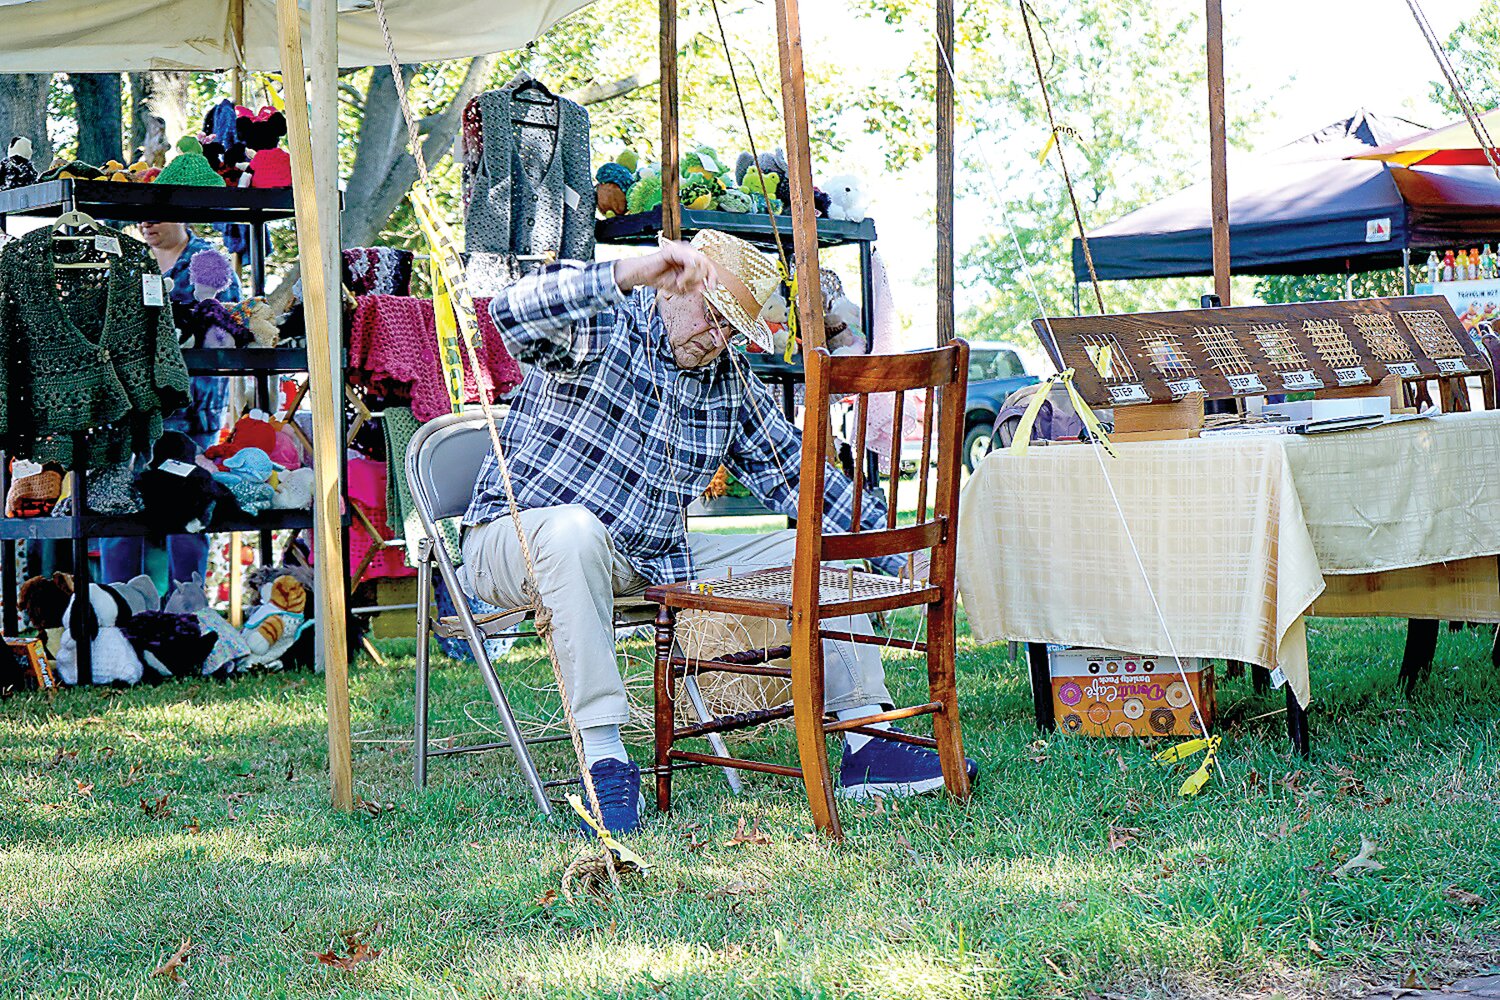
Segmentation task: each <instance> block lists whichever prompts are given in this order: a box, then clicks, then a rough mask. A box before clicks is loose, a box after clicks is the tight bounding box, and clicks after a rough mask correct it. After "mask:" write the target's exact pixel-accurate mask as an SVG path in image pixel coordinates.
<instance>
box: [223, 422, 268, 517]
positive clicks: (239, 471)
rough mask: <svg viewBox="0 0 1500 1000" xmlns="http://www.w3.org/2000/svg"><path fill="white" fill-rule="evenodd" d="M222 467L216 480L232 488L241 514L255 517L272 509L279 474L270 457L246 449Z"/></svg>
mask: <svg viewBox="0 0 1500 1000" xmlns="http://www.w3.org/2000/svg"><path fill="white" fill-rule="evenodd" d="M272 433H273V435H274V431H273V432H272ZM222 464H223V466H224V471H223V472H216V473H214V475H213V478H214V480H215V481H216V482H219V483H222V484H223V485H224V486H226V487H228V489H229V492H230V493H233V494H234V499H235V502H236V503H238V504H239V505H240V509H241V510H243V511H244V512H245V513H246V514H249V515H250V516H251V517H254V516H255V515H257V514H259V513H260V512H261V511H263V510H265V509H266V508H267V507H270V506H271V504H272V502H273V501H274V500H275V499H276V476H277V472H278V471H279V470H278V469H277V466H276V464H275V463H274V462H272V461H271V456H270V455H267V454H266V453H265V452H264V451H263V450H261V449H260V448H242V449H240V450H239V451H237V452H235V453H234V454H233V455H231V456H229V458H227V459H225V460H224V462H223V463H222Z"/></svg>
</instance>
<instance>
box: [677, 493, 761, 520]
mask: <svg viewBox="0 0 1500 1000" xmlns="http://www.w3.org/2000/svg"><path fill="white" fill-rule="evenodd" d="M757 514H768V515H772V516H778V515H777V513H776V511H774V510H770V509H768V508H767V507H766V505H765V504H763V503H761V502H760V501H759V500H757V499H755V498H754V497H714V498H713V499H712V500H705V499H703V498H702V497H699V498H698V499H696V500H694V501H693V502H692V503H691V504H689V505H688V509H687V515H688V517H753V516H755V515H757Z"/></svg>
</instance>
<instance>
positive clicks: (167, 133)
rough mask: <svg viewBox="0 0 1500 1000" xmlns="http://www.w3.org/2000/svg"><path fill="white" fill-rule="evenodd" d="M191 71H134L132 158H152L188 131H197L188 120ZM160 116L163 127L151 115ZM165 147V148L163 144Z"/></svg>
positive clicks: (131, 107)
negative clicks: (155, 125)
mask: <svg viewBox="0 0 1500 1000" xmlns="http://www.w3.org/2000/svg"><path fill="white" fill-rule="evenodd" d="M191 79H192V74H190V73H177V72H170V73H169V72H156V71H153V72H149V73H131V74H130V148H131V150H132V152H131V154H130V158H131V159H132V160H139V159H145V160H148V161H150V160H151V159H152V157H153V154H155V153H157V152H164V153H165V152H166V151H168V150H170V149H171V147H172V145H173V144H174V143H176V142H177V140H178V139H181V138H182V137H183V136H184V135H187V134H188V133H189V131H190V130H191V131H192V132H194V133H196V132H197V131H198V130H197V128H196V123H192V124H191V126H190V123H189V121H188V115H189V109H188V93H189V83H190V81H191ZM153 117H155V118H157V119H159V120H160V122H161V125H160V127H159V128H156V127H153V122H152V121H151V119H152V118H153ZM163 146H164V147H165V149H163V148H162V147H163Z"/></svg>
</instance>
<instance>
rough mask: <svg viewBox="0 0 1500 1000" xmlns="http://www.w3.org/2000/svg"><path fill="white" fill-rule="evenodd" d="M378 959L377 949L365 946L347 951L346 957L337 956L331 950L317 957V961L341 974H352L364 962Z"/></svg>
mask: <svg viewBox="0 0 1500 1000" xmlns="http://www.w3.org/2000/svg"><path fill="white" fill-rule="evenodd" d="M379 957H380V949H379V948H371V947H370V946H369V945H367V944H357V945H355V946H354V947H353V948H351V949H349V954H347V955H339V954H337V953H335V952H334V951H333V950H331V949H330V950H328V951H325V952H323V953H322V954H321V955H319V956H318V961H319V962H322V963H323V964H324V965H327V966H332V967H333V968H335V969H339V970H340V971H343V972H352V971H354V970H355V969H357V968H358V967H359V966H361V965H364V964H365V963H366V962H373V961H375V960H376V959H377V958H379Z"/></svg>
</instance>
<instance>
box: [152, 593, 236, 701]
mask: <svg viewBox="0 0 1500 1000" xmlns="http://www.w3.org/2000/svg"><path fill="white" fill-rule="evenodd" d="M162 610H163V611H165V612H167V613H169V614H174V615H191V616H192V617H193V618H194V619H195V620H196V621H197V624H198V629H199V632H200V634H201V635H203V636H205V637H207V636H213V637H214V640H215V641H214V643H213V644H212V645H211V646H209V648H208V652H207V654H206V655H205V656H204V658H203V665H202V667H201V668H200V669H201V673H202V674H203V676H204V677H228V676H229V675H230V674H233V673H236V672H237V671H238V670H239V669H240V668H241V666H243V664H244V663H245V661H247V660H248V659H249V658H250V647H249V646H248V645H247V644H246V643H245V638H244V636H242V635H241V634H240V630H239V629H237V628H235V627H234V626H233V625H231V624H229V621H228V619H226V618H225V617H224V616H223V615H221V614H219V613H218V612H217V611H215V610H214V609H213V608H211V607H209V606H208V595H207V594H206V593H205V592H204V589H203V574H201V573H194V574H193V577H192V579H191V580H184V581H182V582H181V583H179V584H177V586H176V587H174V588H173V589H172V592H171V593H170V594H168V595H167V599H166V600H165V601H164V602H162ZM205 645H207V643H206V642H205Z"/></svg>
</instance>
